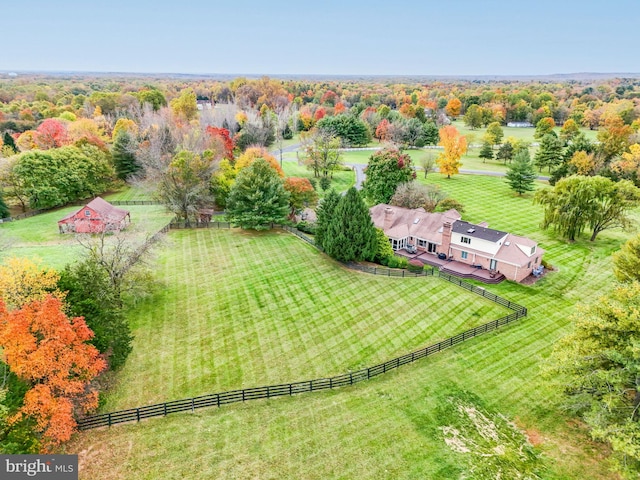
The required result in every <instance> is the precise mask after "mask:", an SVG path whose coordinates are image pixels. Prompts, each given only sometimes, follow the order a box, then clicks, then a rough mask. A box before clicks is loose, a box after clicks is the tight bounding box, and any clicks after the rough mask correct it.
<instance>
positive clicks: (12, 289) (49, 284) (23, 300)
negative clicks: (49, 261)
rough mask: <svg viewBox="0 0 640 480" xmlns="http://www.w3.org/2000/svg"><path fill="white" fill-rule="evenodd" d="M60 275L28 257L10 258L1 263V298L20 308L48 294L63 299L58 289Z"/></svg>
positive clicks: (9, 305) (10, 305)
mask: <svg viewBox="0 0 640 480" xmlns="http://www.w3.org/2000/svg"><path fill="white" fill-rule="evenodd" d="M59 278H60V276H59V275H58V273H57V272H56V271H55V270H47V269H45V268H43V267H40V266H39V265H38V264H37V263H34V262H33V261H31V260H29V259H28V258H9V259H7V260H5V262H4V264H3V265H0V299H1V300H3V301H4V303H5V304H6V305H7V307H9V308H20V307H22V306H23V305H25V304H27V303H29V302H32V301H34V300H42V299H44V298H45V297H46V296H47V295H52V296H54V297H56V298H59V299H63V298H64V293H63V292H60V291H59V290H58V287H57V285H58V279H59Z"/></svg>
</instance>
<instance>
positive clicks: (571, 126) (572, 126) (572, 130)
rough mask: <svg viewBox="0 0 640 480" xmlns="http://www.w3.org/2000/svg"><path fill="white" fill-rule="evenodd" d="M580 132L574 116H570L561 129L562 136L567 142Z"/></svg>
mask: <svg viewBox="0 0 640 480" xmlns="http://www.w3.org/2000/svg"><path fill="white" fill-rule="evenodd" d="M579 133H580V127H578V124H577V123H576V121H575V120H574V119H573V118H570V119H569V120H567V121H566V122H564V125H563V126H562V128H561V129H560V138H561V139H562V140H564V141H565V142H570V141H571V140H573V139H574V138H575V137H576V136H577V135H578V134H579Z"/></svg>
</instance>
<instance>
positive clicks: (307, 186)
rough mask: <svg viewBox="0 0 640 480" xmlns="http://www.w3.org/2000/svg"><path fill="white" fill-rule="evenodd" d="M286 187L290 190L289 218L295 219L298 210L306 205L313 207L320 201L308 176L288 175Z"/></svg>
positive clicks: (285, 182)
mask: <svg viewBox="0 0 640 480" xmlns="http://www.w3.org/2000/svg"><path fill="white" fill-rule="evenodd" d="M284 189H285V190H286V191H287V192H289V208H290V211H289V219H290V220H292V221H295V218H296V212H297V211H298V210H302V209H303V208H305V207H313V206H315V204H316V203H317V201H318V195H317V194H316V191H315V189H314V188H313V185H311V182H310V181H309V179H308V178H301V177H288V178H286V179H285V181H284Z"/></svg>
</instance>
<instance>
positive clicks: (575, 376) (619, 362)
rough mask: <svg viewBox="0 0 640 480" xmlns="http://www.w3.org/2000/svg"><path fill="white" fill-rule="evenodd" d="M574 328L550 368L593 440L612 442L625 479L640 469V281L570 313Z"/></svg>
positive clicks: (617, 465) (633, 475)
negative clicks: (638, 345) (639, 416)
mask: <svg viewBox="0 0 640 480" xmlns="http://www.w3.org/2000/svg"><path fill="white" fill-rule="evenodd" d="M570 320H571V324H572V325H573V331H572V333H570V334H569V335H568V336H566V337H565V338H563V339H561V340H560V341H559V342H558V343H557V344H556V346H555V347H554V351H553V354H552V356H551V359H550V364H549V370H550V373H552V374H553V375H554V378H556V379H558V380H557V381H558V383H559V384H560V385H561V388H563V390H564V393H565V395H566V396H567V402H566V404H567V407H568V408H569V409H570V410H571V411H573V412H574V413H576V414H578V415H580V416H581V417H582V419H583V420H584V421H585V423H586V424H587V425H588V426H589V428H590V429H591V435H592V436H593V438H594V439H596V440H600V441H604V442H608V443H609V444H610V445H611V448H612V450H613V452H614V460H615V465H616V469H617V470H618V471H621V473H623V474H624V476H625V478H637V477H638V472H640V451H639V450H638V436H639V435H640V422H639V419H638V410H639V408H638V407H639V406H640V376H639V375H638V372H640V361H639V360H638V355H637V338H638V336H640V282H638V281H632V282H631V283H628V284H624V285H620V286H618V287H616V288H615V289H614V290H613V291H612V292H611V293H609V294H608V295H606V296H603V297H601V298H599V299H598V300H597V301H596V302H594V303H593V304H591V305H581V306H578V310H577V312H576V313H575V314H573V315H572V316H571V319H570Z"/></svg>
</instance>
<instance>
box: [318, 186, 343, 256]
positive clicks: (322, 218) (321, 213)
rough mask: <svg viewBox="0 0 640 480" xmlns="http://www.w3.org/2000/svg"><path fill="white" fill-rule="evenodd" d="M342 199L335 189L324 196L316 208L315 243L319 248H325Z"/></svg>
mask: <svg viewBox="0 0 640 480" xmlns="http://www.w3.org/2000/svg"><path fill="white" fill-rule="evenodd" d="M339 201H340V195H338V193H336V191H335V190H334V189H331V191H330V192H329V193H327V195H326V196H325V197H324V200H322V203H320V205H318V208H317V209H316V236H315V243H316V246H317V247H318V248H321V249H322V250H324V249H325V246H324V242H325V239H326V237H327V230H328V229H329V224H330V223H331V219H332V218H333V216H334V214H335V211H336V206H337V205H338V202H339Z"/></svg>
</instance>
